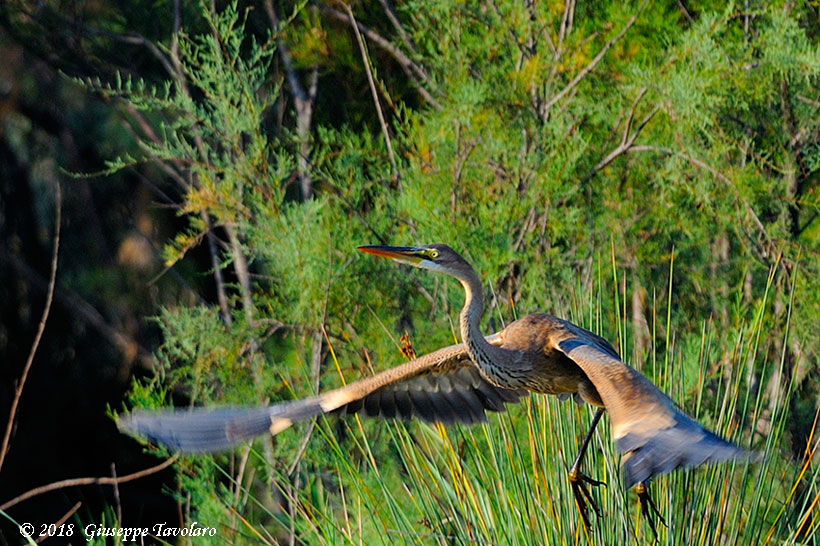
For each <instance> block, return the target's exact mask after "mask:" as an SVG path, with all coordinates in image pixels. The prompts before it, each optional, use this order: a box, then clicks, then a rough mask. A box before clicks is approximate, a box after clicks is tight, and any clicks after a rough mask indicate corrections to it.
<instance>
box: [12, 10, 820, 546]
mask: <svg viewBox="0 0 820 546" xmlns="http://www.w3.org/2000/svg"><path fill="white" fill-rule="evenodd" d="M818 17H820V15H819V13H818V6H817V5H816V2H754V1H746V2H743V3H736V4H729V5H728V6H727V5H724V3H722V2H676V3H649V2H636V3H632V2H626V3H625V2H611V3H606V2H604V3H594V4H593V3H590V4H578V5H576V3H575V2H573V1H571V0H568V1H567V2H503V1H500V0H488V1H479V2H468V3H463V2H450V1H427V0H412V1H408V2H397V3H395V4H392V3H390V2H389V1H388V0H379V1H369V0H365V1H363V2H360V3H357V4H350V5H348V4H344V3H322V2H306V3H296V4H293V3H289V2H281V3H279V2H273V1H272V0H263V1H260V2H256V3H241V4H223V3H219V4H218V5H215V4H208V3H194V2H191V3H183V2H179V1H174V2H163V1H161V2H153V3H145V2H131V3H126V4H121V3H113V2H105V1H103V2H97V3H94V4H85V3H73V2H65V3H57V4H55V5H46V4H42V3H36V4H35V3H30V2H27V1H22V0H13V1H9V2H6V3H5V4H3V6H2V7H1V8H0V19H1V22H2V25H3V27H2V28H3V34H2V35H0V47H2V50H3V51H2V52H0V55H2V56H3V58H4V59H6V61H4V62H3V63H0V81H1V82H2V93H3V95H2V103H1V104H0V112H2V114H0V115H1V116H2V128H0V131H2V133H0V137H1V138H0V154H2V161H0V168H2V169H3V176H0V196H1V197H0V207H2V208H0V237H1V238H2V246H0V259H2V261H3V264H4V265H3V267H2V271H0V275H2V278H3V282H2V283H0V290H2V291H3V292H2V294H3V295H2V297H0V301H2V302H3V305H2V312H3V321H2V325H0V347H2V351H3V353H2V354H3V358H2V360H3V361H4V362H6V363H8V364H7V365H6V366H4V367H3V368H2V369H0V373H2V374H3V375H2V381H3V382H2V385H1V386H2V388H0V409H2V411H3V412H4V413H3V414H4V415H5V412H6V408H9V407H11V406H12V405H13V400H14V398H15V393H16V392H17V391H16V389H17V388H18V386H19V385H21V381H20V378H21V374H23V370H24V362H25V360H26V355H27V354H28V353H29V350H30V349H31V340H32V338H33V337H34V332H35V331H36V329H37V324H38V322H39V320H40V312H41V309H42V307H43V300H44V295H45V288H46V287H47V284H48V282H47V280H46V279H47V278H48V273H47V272H48V271H49V259H50V255H51V254H50V253H51V247H52V244H53V236H54V218H55V211H56V209H58V208H61V209H62V211H63V216H64V220H63V222H62V228H63V231H62V235H61V239H60V248H59V258H60V260H59V267H58V269H57V288H56V291H55V296H54V297H55V300H54V310H53V313H52V315H51V316H50V318H49V322H48V326H47V328H46V331H45V335H44V337H43V342H42V345H41V346H40V347H39V349H38V352H37V357H36V358H35V359H34V361H33V364H32V367H31V370H32V372H31V376H30V378H29V379H28V381H27V382H26V383H25V391H24V392H23V394H22V397H21V398H20V406H19V410H18V412H17V416H16V419H15V420H14V423H13V424H14V429H13V434H12V435H11V437H10V438H11V440H10V444H9V446H10V449H9V451H8V458H7V459H5V461H4V462H0V491H2V492H3V497H4V498H2V499H0V502H5V501H6V498H5V497H9V498H11V497H13V496H14V495H16V494H19V493H22V492H24V491H27V490H29V489H31V488H32V487H34V486H37V485H41V484H44V483H47V482H50V481H53V480H57V479H62V478H68V477H76V476H83V475H93V476H111V475H112V471H113V472H114V473H115V474H118V475H125V474H127V473H129V472H132V471H135V470H139V469H142V468H145V467H147V466H151V465H152V464H156V459H155V458H154V457H152V456H151V455H149V454H143V453H141V449H142V448H141V447H140V445H139V444H137V443H136V442H134V441H132V440H129V439H126V438H123V437H121V436H119V435H118V434H117V433H116V430H115V429H114V425H113V422H112V421H111V420H110V418H109V417H108V416H107V415H106V412H105V408H106V405H108V406H110V407H111V408H113V409H114V410H116V411H119V410H121V409H122V408H124V407H127V406H131V405H140V406H163V405H168V404H170V403H174V404H176V405H187V404H197V405H199V404H240V403H241V404H249V403H263V402H268V401H276V400H283V399H288V398H292V397H298V396H304V395H306V394H309V393H312V392H315V391H317V390H320V389H323V388H329V387H332V386H336V385H338V384H340V382H341V381H342V380H347V381H350V380H353V379H355V378H356V377H359V376H361V375H364V374H368V373H371V371H372V370H374V369H383V368H385V367H388V366H391V365H394V364H396V363H397V362H399V361H400V360H401V359H402V358H403V357H402V355H401V352H400V351H399V350H398V348H399V346H400V345H401V343H400V342H399V337H400V336H402V335H403V334H405V333H407V334H409V339H410V341H411V342H412V344H413V346H414V348H415V350H416V351H417V352H418V353H423V352H427V351H429V350H432V349H435V348H437V347H440V346H442V345H447V344H450V343H452V342H453V340H454V337H455V331H454V328H453V320H454V317H455V316H456V313H457V312H458V309H459V308H460V305H461V298H462V295H461V292H460V289H459V288H458V286H457V285H454V284H453V283H450V282H448V281H447V280H446V279H443V278H439V277H436V276H431V275H423V274H419V273H418V272H415V271H408V270H406V269H402V268H397V267H395V266H392V265H391V264H388V263H381V262H379V261H375V260H369V259H367V258H366V257H363V256H360V255H356V253H355V252H354V247H355V246H356V245H358V244H365V243H380V242H385V243H395V244H404V243H425V242H433V241H444V242H448V243H449V244H451V245H452V246H453V247H455V248H456V249H457V250H459V251H461V252H462V253H464V254H465V256H467V257H468V259H469V260H470V261H471V262H472V263H473V264H474V265H475V266H476V268H477V270H478V271H479V272H480V274H481V275H482V277H483V278H484V280H485V284H486V286H487V289H486V294H485V296H486V298H487V300H488V301H489V306H488V313H487V316H486V317H485V320H484V327H485V330H486V331H488V332H489V331H494V330H497V329H499V328H500V327H502V325H503V324H504V323H505V322H506V321H510V320H512V319H514V318H515V317H516V316H520V315H522V314H525V313H528V312H532V311H538V310H544V311H547V312H551V313H553V314H556V315H559V316H564V317H567V318H570V319H571V320H573V321H575V322H577V323H579V324H581V325H583V326H586V327H588V328H590V329H592V330H594V331H597V332H600V333H602V335H604V336H605V337H607V338H608V339H610V340H612V342H613V344H615V345H616V346H618V347H619V348H620V351H621V353H622V354H623V355H625V358H626V359H627V360H628V361H629V362H630V363H631V364H633V365H634V366H635V367H637V368H639V369H642V370H643V371H644V372H645V373H646V374H647V375H649V376H650V377H651V378H652V379H653V380H655V381H656V383H658V384H659V385H660V386H662V388H664V390H666V391H667V392H669V393H670V395H671V396H672V397H673V398H674V399H675V400H676V401H678V402H679V403H680V404H681V405H682V406H683V407H685V408H686V409H687V411H689V412H690V413H692V414H694V415H695V416H697V417H698V418H699V419H700V420H701V421H702V422H703V423H704V424H706V425H707V426H709V427H711V428H713V429H715V430H717V431H719V432H720V433H721V434H724V435H726V436H728V437H731V438H732V439H734V440H735V441H737V442H739V443H741V444H742V445H746V446H750V447H751V448H753V449H755V450H759V451H762V452H764V453H765V454H766V462H765V463H763V464H759V465H745V464H737V465H724V466H720V467H716V468H708V469H699V470H697V471H694V472H679V473H676V474H673V475H672V476H670V477H668V478H663V479H661V480H659V481H658V482H657V483H656V484H655V485H654V492H655V496H656V498H657V499H658V501H659V504H660V508H661V512H662V513H663V514H664V516H665V517H666V519H667V521H668V523H669V527H668V528H662V529H661V530H660V539H661V541H662V542H664V543H689V542H691V541H693V540H697V541H698V542H699V543H704V544H709V543H716V542H718V541H720V542H721V543H738V544H750V543H764V542H765V543H793V542H804V543H810V544H813V543H816V542H817V541H818V538H817V533H816V532H815V528H816V526H815V524H816V518H817V512H816V506H817V502H818V498H820V490H819V489H818V476H817V461H816V457H815V448H816V445H817V440H816V438H815V436H814V430H815V423H816V417H817V408H818V403H817V402H818V368H817V364H816V363H817V355H818V349H819V348H820V286H818V285H819V284H820V280H819V279H820V275H818V269H819V267H818V266H820V257H819V256H818V251H820V220H819V219H818V217H819V216H820V208H819V207H818V204H819V203H820V201H818V199H819V196H818V185H819V184H818V182H819V179H818V167H820V128H819V127H818V125H819V124H820V116H818V113H820V93H818V76H819V75H820V74H818V73H819V72H820V49H819V48H818V38H819V36H818V31H820V26H818ZM71 173H74V174H83V176H79V177H77V176H72V175H71ZM88 173H95V174H94V175H93V176H88ZM58 184H59V185H61V187H62V188H63V192H62V193H63V196H64V197H63V199H62V200H61V201H60V200H58V199H57V198H55V186H56V185H58ZM58 204H61V207H60V206H58ZM340 376H341V378H340ZM132 378H135V381H134V382H133V385H132V384H131V379H132ZM129 386H130V389H129ZM126 390H129V394H128V401H127V402H126V403H125V405H124V404H123V402H122V398H123V396H124V395H125V391H126ZM590 413H591V412H590V410H589V409H587V408H576V407H573V406H572V405H561V404H560V403H558V402H557V401H556V400H551V399H544V398H543V397H532V398H531V399H529V400H528V401H526V402H525V403H524V404H522V405H521V407H519V408H516V409H514V410H513V411H511V412H510V413H509V414H505V415H503V416H500V417H493V418H492V419H491V421H490V424H489V425H488V426H482V427H474V428H460V427H455V428H451V429H443V428H434V427H428V426H426V425H420V424H417V423H410V424H407V425H403V424H394V423H372V422H359V421H357V420H355V419H354V420H347V421H345V422H340V421H336V420H333V419H330V420H321V421H320V422H319V423H318V424H317V425H316V426H314V425H306V426H304V427H299V428H296V429H295V430H292V431H288V432H286V433H284V434H282V435H280V436H277V437H276V438H275V439H265V440H263V441H259V442H257V443H256V444H254V445H253V446H249V447H248V448H245V449H239V450H237V452H236V453H233V454H228V455H222V456H219V457H215V458H210V457H196V458H186V459H183V460H179V461H177V462H176V463H175V465H174V470H166V471H165V473H164V474H160V475H154V476H153V479H152V480H149V479H144V480H136V481H133V482H129V483H128V484H127V485H126V484H123V485H122V487H116V488H112V487H110V485H101V484H96V485H93V484H92V485H90V486H87V487H86V488H85V489H60V490H59V492H58V493H51V494H49V495H48V496H42V497H39V500H29V501H26V502H23V503H19V504H15V505H14V506H13V507H8V508H7V509H6V510H5V511H6V512H7V513H8V515H9V516H11V517H13V518H14V519H15V520H17V521H19V522H23V521H32V522H33V523H50V522H56V521H58V520H60V519H62V518H63V517H67V521H74V522H76V523H77V524H81V525H85V524H87V523H90V522H96V523H100V522H103V521H104V522H108V524H113V522H119V523H120V524H122V525H146V526H152V525H153V524H155V523H157V522H160V521H169V522H171V523H172V524H174V525H176V524H179V525H183V524H190V523H191V522H193V521H198V522H201V524H203V525H209V526H215V527H217V528H218V529H219V531H220V537H221V538H220V540H221V541H222V540H225V538H227V539H228V540H229V541H231V542H245V541H254V542H256V541H267V542H289V543H296V542H298V543H311V544H313V543H327V544H338V543H346V542H350V543H364V542H380V543H388V544H389V543H393V542H396V541H401V542H411V543H412V542H432V543H435V542H440V543H469V542H475V543H482V544H483V543H494V544H511V543H523V544H529V543H561V544H570V543H572V544H575V543H579V542H580V543H586V542H587V541H589V542H591V543H595V544H598V543H610V544H623V543H626V542H627V541H631V540H633V537H638V538H639V539H640V540H641V541H643V540H644V539H645V538H647V537H651V535H648V534H647V533H648V528H647V527H646V525H645V523H644V522H641V521H639V519H638V518H637V508H636V506H635V498H634V496H630V495H629V494H627V493H626V492H625V491H624V490H623V487H622V485H620V482H619V475H618V459H617V455H616V454H615V452H614V450H613V449H612V447H611V442H610V441H609V432H608V430H606V427H602V429H601V431H600V433H599V435H598V436H597V437H596V439H595V447H596V449H595V455H594V457H593V458H591V459H590V462H589V466H588V471H589V473H590V474H591V475H592V476H593V477H599V478H602V479H605V480H606V481H607V483H608V484H609V485H608V487H607V488H606V489H603V490H602V491H598V492H596V497H597V499H598V501H599V503H600V504H601V507H602V511H603V513H604V518H603V519H600V520H597V521H596V522H595V525H594V527H593V529H592V531H591V534H590V535H587V534H585V533H584V531H583V528H582V526H581V525H580V518H579V516H578V514H577V510H576V509H575V507H574V506H573V504H572V502H571V495H570V494H569V489H568V486H567V483H566V480H565V476H564V471H565V469H566V466H567V465H568V463H569V462H571V459H572V456H573V455H574V452H575V449H576V447H577V445H578V443H579V441H580V439H581V437H582V435H583V432H584V426H585V425H586V423H587V422H588V420H589V417H590ZM9 430H12V429H9ZM0 461H2V459H0ZM112 465H113V466H112ZM24 468H25V469H26V470H25V471H24V470H23V469H24ZM42 499H45V500H42ZM77 502H80V503H81V504H80V506H79V507H78V506H77V504H76V503H77ZM0 540H4V541H7V542H9V543H14V544H16V543H19V541H20V538H19V533H17V530H16V528H15V527H13V526H9V527H8V530H5V528H4V530H3V535H2V537H0ZM194 540H199V539H194ZM192 542H193V540H192Z"/></svg>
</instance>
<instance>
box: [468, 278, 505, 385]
mask: <svg viewBox="0 0 820 546" xmlns="http://www.w3.org/2000/svg"><path fill="white" fill-rule="evenodd" d="M456 278H457V279H458V280H459V281H460V282H461V285H462V286H463V287H464V307H463V308H462V309H461V314H460V315H459V319H460V320H459V326H460V329H461V339H462V340H463V341H464V343H465V344H466V345H467V352H468V353H469V354H470V358H471V359H472V360H473V362H475V363H476V365H477V366H478V367H479V369H480V370H482V371H483V372H484V373H485V374H486V375H488V376H492V375H495V373H494V369H495V368H496V367H497V362H498V361H499V359H502V358H503V355H502V354H501V353H503V349H500V348H499V347H496V346H494V345H491V344H490V343H488V342H487V340H486V339H484V334H482V333H481V330H480V329H479V327H478V323H479V320H480V319H481V314H482V313H483V311H484V300H483V297H482V295H481V281H480V280H479V279H478V275H476V272H475V271H474V270H473V269H472V268H470V269H469V270H468V271H466V272H464V273H463V274H460V275H457V276H456Z"/></svg>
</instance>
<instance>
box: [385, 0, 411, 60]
mask: <svg viewBox="0 0 820 546" xmlns="http://www.w3.org/2000/svg"><path fill="white" fill-rule="evenodd" d="M379 3H380V4H381V5H382V8H384V13H385V15H387V18H388V19H389V20H390V22H391V23H392V24H393V28H395V29H396V32H398V33H399V38H401V41H402V43H403V44H404V46H405V47H406V48H407V49H409V50H410V51H413V52H414V53H415V51H416V45H415V44H414V43H413V41H412V40H411V39H410V37H409V36H408V35H407V32H406V31H405V30H404V27H403V26H402V24H401V21H399V16H398V15H397V14H396V10H395V9H393V4H391V3H390V0H379Z"/></svg>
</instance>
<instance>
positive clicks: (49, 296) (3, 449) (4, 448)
mask: <svg viewBox="0 0 820 546" xmlns="http://www.w3.org/2000/svg"><path fill="white" fill-rule="evenodd" d="M54 207H55V209H56V212H55V220H54V245H53V247H52V251H51V273H50V275H49V279H48V290H47V291H46V305H45V308H44V309H43V316H42V317H41V318H40V324H39V326H38V327H37V334H36V335H35V336H34V342H33V343H32V344H31V350H30V351H29V353H28V358H27V359H26V363H25V365H24V366H23V373H22V374H21V375H20V381H18V383H17V388H16V389H15V390H14V398H13V399H12V401H11V409H9V420H8V423H6V432H5V434H4V435H3V443H2V444H0V468H3V462H4V461H5V459H6V454H7V453H8V450H9V441H10V440H11V431H12V429H14V420H15V418H16V417H17V407H18V405H19V404H20V397H21V396H23V388H24V387H25V386H26V379H27V378H28V372H29V370H30V369H31V364H32V362H34V355H35V353H37V347H38V346H39V345H40V339H42V337H43V330H45V328H46V320H48V314H49V312H50V311H51V302H52V300H53V298H54V285H55V284H56V281H57V257H58V255H59V253H60V224H61V223H62V221H63V193H62V189H61V188H60V183H59V182H57V187H56V193H55V197H54Z"/></svg>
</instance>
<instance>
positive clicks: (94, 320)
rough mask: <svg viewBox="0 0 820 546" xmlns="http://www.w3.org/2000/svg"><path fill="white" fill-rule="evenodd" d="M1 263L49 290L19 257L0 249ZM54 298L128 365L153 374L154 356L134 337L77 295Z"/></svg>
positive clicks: (66, 293) (57, 294) (63, 292)
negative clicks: (102, 339) (113, 347)
mask: <svg viewBox="0 0 820 546" xmlns="http://www.w3.org/2000/svg"><path fill="white" fill-rule="evenodd" d="M0 261H4V262H6V263H9V264H11V266H12V267H13V268H14V269H15V270H17V272H18V273H19V274H20V276H21V277H23V278H25V279H27V280H28V281H29V282H30V283H31V284H32V285H34V286H35V287H37V288H38V289H39V290H43V291H47V290H48V288H47V286H46V282H45V279H43V278H42V277H40V275H39V274H38V273H37V272H36V271H35V270H34V269H32V267H31V266H29V265H28V264H27V263H25V262H24V261H23V260H21V259H20V258H18V257H17V256H12V255H10V254H9V253H8V252H5V251H4V250H2V249H0ZM54 295H55V297H56V298H57V301H59V302H60V303H61V304H62V305H63V306H65V307H66V308H67V309H70V310H71V311H72V312H73V313H76V314H78V315H79V316H80V317H81V318H82V320H84V321H85V322H87V323H88V324H89V325H91V326H92V327H94V328H95V329H97V331H98V332H99V333H100V334H101V335H102V336H103V337H105V338H106V339H107V340H108V341H109V343H111V344H112V345H113V346H115V347H116V348H117V349H119V350H120V352H121V353H122V354H123V356H125V357H126V358H127V359H129V361H131V360H134V359H136V360H137V361H138V362H139V364H140V365H141V366H142V367H144V368H145V369H147V370H151V369H153V368H154V359H153V357H152V356H151V353H150V352H149V351H148V350H147V349H146V348H144V347H142V346H141V345H140V344H139V343H138V342H137V340H135V339H134V338H133V337H131V336H129V335H128V334H126V333H123V332H121V331H119V330H117V329H116V328H114V327H113V326H111V324H110V323H109V321H108V320H106V318H105V317H103V316H102V315H101V314H100V312H99V311H97V310H96V309H95V308H94V306H92V305H91V304H90V303H88V302H87V301H85V300H84V299H82V298H81V297H80V296H78V295H77V294H75V293H73V292H69V291H66V290H60V289H56V290H55V294H54Z"/></svg>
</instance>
